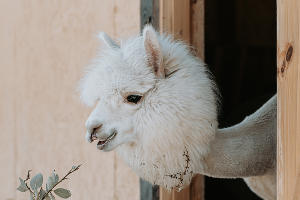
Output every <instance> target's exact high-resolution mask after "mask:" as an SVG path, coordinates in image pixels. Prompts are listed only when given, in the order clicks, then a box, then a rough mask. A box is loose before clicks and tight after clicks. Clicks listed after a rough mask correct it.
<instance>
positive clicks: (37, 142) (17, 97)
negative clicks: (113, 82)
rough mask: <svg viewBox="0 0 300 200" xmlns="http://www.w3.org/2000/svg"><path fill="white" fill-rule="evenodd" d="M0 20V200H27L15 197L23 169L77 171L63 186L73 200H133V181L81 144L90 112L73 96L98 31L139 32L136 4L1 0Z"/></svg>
mask: <svg viewBox="0 0 300 200" xmlns="http://www.w3.org/2000/svg"><path fill="white" fill-rule="evenodd" d="M0 16H1V17H0V22H1V23H0V24H1V31H0V43H1V45H0V53H1V54H0V55H1V59H0V84H1V89H0V90H1V91H0V92H1V95H0V126H1V132H0V135H1V141H0V151H1V154H0V162H1V171H0V185H1V187H0V197H1V199H28V196H26V195H25V196H24V194H23V193H21V192H17V191H16V188H17V184H18V177H19V176H21V177H24V176H25V175H26V172H27V170H28V169H32V170H33V173H38V172H42V173H43V174H44V175H45V176H48V175H49V174H50V173H51V171H52V170H53V169H56V171H57V172H58V173H59V174H61V175H62V174H64V173H65V172H66V171H67V170H69V168H70V167H71V166H72V165H74V164H80V163H82V164H83V166H82V167H81V169H80V170H79V171H78V172H76V174H74V175H73V176H71V177H70V180H69V181H66V182H65V183H64V184H63V187H66V188H68V189H70V190H71V191H72V199H73V200H76V199H91V200H96V199H103V200H107V199H124V200H125V199H136V200H137V199H139V180H138V177H137V176H136V175H135V174H134V173H133V172H132V171H131V170H130V169H129V168H128V167H127V166H125V164H124V163H123V162H122V161H121V160H120V159H119V158H118V157H117V155H116V154H115V153H114V152H110V153H102V152H99V151H98V150H97V149H96V146H95V144H94V145H90V144H88V143H86V142H85V139H84V135H85V127H84V123H85V120H86V118H87V116H88V114H89V112H90V111H91V109H88V108H86V107H85V106H83V105H82V104H81V103H80V101H79V94H78V93H77V92H76V89H77V86H78V81H79V80H80V78H81V77H82V75H83V72H84V68H85V67H86V66H87V65H88V64H89V63H90V60H91V59H92V58H94V57H95V55H96V52H97V48H98V47H99V45H100V43H99V42H98V40H97V37H96V34H97V33H98V32H99V31H105V32H107V33H108V34H109V35H111V36H112V37H113V38H117V37H122V38H126V37H128V36H130V35H132V34H137V33H138V32H139V1H138V0H129V1H123V0H114V1H111V0H103V1H97V0H91V1H72V0H65V1H61V0H43V1H40V0H20V1H10V0H2V1H0ZM44 180H46V177H44Z"/></svg>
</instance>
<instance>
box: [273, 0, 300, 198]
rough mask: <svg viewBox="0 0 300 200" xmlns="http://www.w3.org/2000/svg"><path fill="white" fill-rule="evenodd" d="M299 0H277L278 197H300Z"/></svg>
mask: <svg viewBox="0 0 300 200" xmlns="http://www.w3.org/2000/svg"><path fill="white" fill-rule="evenodd" d="M299 12H300V1H299V0H277V45H278V46H277V89H278V114H277V119H278V123H277V126H278V127H277V130H278V133H277V141H278V142H277V199H278V200H296V199H300V194H299V191H300V180H299V179H300V63H299V62H300V60H299V58H300V51H299V47H300V46H299V43H300V39H299V34H300V31H299V26H300V15H299Z"/></svg>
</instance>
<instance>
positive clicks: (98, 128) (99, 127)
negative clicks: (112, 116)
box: [92, 124, 102, 134]
mask: <svg viewBox="0 0 300 200" xmlns="http://www.w3.org/2000/svg"><path fill="white" fill-rule="evenodd" d="M101 127H102V124H100V125H99V126H98V127H95V128H93V131H92V134H94V133H96V132H97V131H99V130H100V129H101Z"/></svg>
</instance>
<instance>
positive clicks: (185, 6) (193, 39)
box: [159, 0, 204, 200]
mask: <svg viewBox="0 0 300 200" xmlns="http://www.w3.org/2000/svg"><path fill="white" fill-rule="evenodd" d="M159 11H160V12H159V13H160V18H159V19H160V23H159V25H160V26H159V27H160V31H161V32H167V33H170V34H172V35H173V36H174V38H175V39H180V40H184V41H185V42H187V43H189V44H191V45H192V46H193V47H194V52H195V54H196V55H197V56H199V57H200V58H201V59H204V0H198V1H190V0H168V1H164V0H160V7H159ZM160 199H161V200H203V199H204V177H203V176H201V175H197V176H195V177H194V178H193V180H192V182H191V184H190V186H189V187H187V188H185V189H183V190H182V191H180V192H176V191H175V190H172V191H171V192H168V191H166V190H164V189H163V188H160Z"/></svg>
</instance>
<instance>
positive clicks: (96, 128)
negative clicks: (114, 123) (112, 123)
mask: <svg viewBox="0 0 300 200" xmlns="http://www.w3.org/2000/svg"><path fill="white" fill-rule="evenodd" d="M101 127H102V124H100V125H99V126H97V127H95V128H93V130H92V132H91V135H90V140H91V141H94V140H97V136H96V133H97V132H98V131H99V130H100V129H101Z"/></svg>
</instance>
